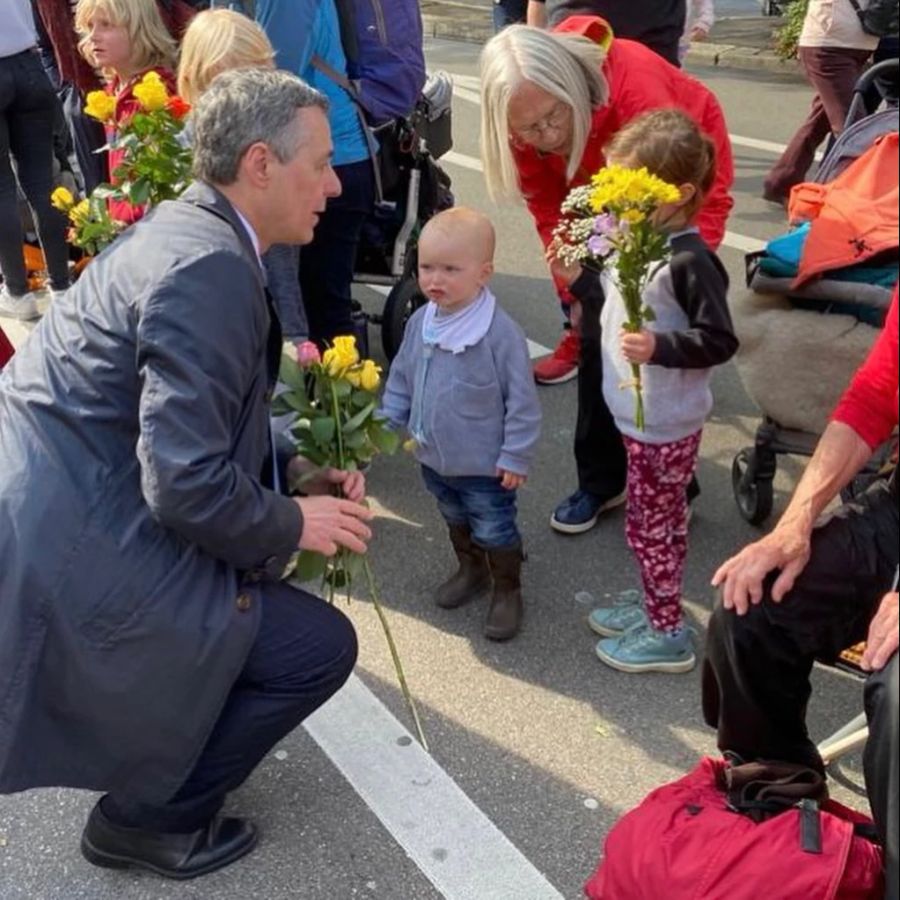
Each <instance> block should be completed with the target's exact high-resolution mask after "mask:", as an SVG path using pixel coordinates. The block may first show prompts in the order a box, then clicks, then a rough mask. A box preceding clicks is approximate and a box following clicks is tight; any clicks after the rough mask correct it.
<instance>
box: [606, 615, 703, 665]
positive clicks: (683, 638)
mask: <svg viewBox="0 0 900 900" xmlns="http://www.w3.org/2000/svg"><path fill="white" fill-rule="evenodd" d="M597 656H599V657H600V659H601V661H602V662H604V663H606V665H608V666H610V667H611V668H613V669H618V671H620V672H633V673H639V672H670V673H679V672H690V671H691V669H693V668H694V666H696V665H697V657H696V656H695V655H694V647H693V643H692V641H691V633H690V630H689V629H688V628H682V629H681V631H680V632H678V634H674V635H670V634H666V633H664V632H661V631H655V630H654V629H653V628H651V627H650V625H649V623H647V624H645V625H638V626H637V627H635V628H632V629H631V631H626V632H625V634H623V635H621V636H620V637H616V638H604V639H603V640H602V641H600V642H599V643H598V644H597Z"/></svg>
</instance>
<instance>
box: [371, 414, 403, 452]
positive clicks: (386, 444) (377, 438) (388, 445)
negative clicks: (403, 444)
mask: <svg viewBox="0 0 900 900" xmlns="http://www.w3.org/2000/svg"><path fill="white" fill-rule="evenodd" d="M372 424H373V425H375V426H376V427H375V428H372V427H371V426H370V427H369V439H370V440H371V441H372V443H373V444H374V445H375V446H376V447H377V448H378V450H379V452H381V453H384V454H386V455H387V456H393V455H394V454H395V453H396V452H397V451H398V450H399V449H400V435H399V434H397V432H396V431H392V430H391V429H390V428H386V427H385V426H384V425H382V424H381V423H380V422H374V423H372Z"/></svg>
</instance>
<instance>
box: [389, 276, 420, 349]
mask: <svg viewBox="0 0 900 900" xmlns="http://www.w3.org/2000/svg"><path fill="white" fill-rule="evenodd" d="M424 303H425V298H424V297H423V296H422V294H421V293H420V292H419V283H418V281H416V279H415V277H413V276H412V275H408V276H406V277H404V278H402V279H401V280H400V281H398V282H397V283H396V284H395V285H394V287H393V289H392V290H391V292H390V294H388V296H387V299H386V300H385V301H384V313H383V314H382V317H381V319H382V321H381V345H382V346H383V347H384V355H385V356H386V357H387V358H388V359H389V360H391V359H393V358H394V357H395V356H396V355H397V351H398V350H399V349H400V344H401V343H402V342H403V333H404V331H405V330H406V323H407V322H408V321H409V317H410V316H411V315H412V314H413V313H414V312H415V311H416V310H417V309H418V308H419V307H420V306H422V305H423V304H424Z"/></svg>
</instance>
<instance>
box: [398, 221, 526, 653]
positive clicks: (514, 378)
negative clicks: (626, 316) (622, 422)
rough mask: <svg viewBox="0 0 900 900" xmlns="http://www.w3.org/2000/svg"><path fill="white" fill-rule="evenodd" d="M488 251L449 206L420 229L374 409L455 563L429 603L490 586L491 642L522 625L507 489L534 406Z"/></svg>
mask: <svg viewBox="0 0 900 900" xmlns="http://www.w3.org/2000/svg"><path fill="white" fill-rule="evenodd" d="M494 243H495V235H494V228H493V226H492V225H491V223H490V221H489V220H488V219H487V217H486V216H484V215H482V214H481V213H478V212H475V211H474V210H471V209H465V208H461V207H458V208H455V209H449V210H446V211H445V212H442V213H439V214H438V215H436V216H435V217H434V218H432V219H430V220H429V221H428V223H427V224H426V226H425V228H424V229H423V230H422V234H421V237H420V239H419V248H418V252H419V285H420V287H421V289H422V292H423V293H424V294H425V296H426V297H427V298H428V300H429V302H428V304H427V305H426V306H424V307H423V308H422V309H420V310H419V311H418V312H416V313H415V314H414V315H413V317H412V318H411V319H410V321H409V324H408V325H407V328H406V335H405V337H404V339H403V343H402V345H401V347H400V352H399V353H398V354H397V357H396V359H395V360H394V362H393V365H392V366H391V374H390V377H389V378H388V382H387V385H386V387H385V394H384V400H383V404H384V405H383V410H382V412H383V414H384V415H385V416H386V418H388V419H389V420H390V421H391V422H392V423H393V424H394V425H395V426H397V427H400V428H407V429H408V431H409V433H410V434H411V435H412V437H413V439H414V440H415V441H416V444H417V449H416V457H417V459H418V461H419V462H420V463H421V465H422V475H423V477H424V480H425V486H426V487H427V488H428V490H429V491H430V492H431V493H432V494H433V495H434V497H435V498H436V500H437V504H438V508H439V509H440V511H441V514H442V515H443V517H444V519H445V521H446V523H447V527H448V529H449V532H450V543H451V544H452V546H453V550H454V552H455V554H456V557H457V560H458V562H459V567H458V570H457V571H456V573H455V574H454V575H453V576H452V577H451V578H450V579H448V580H447V581H446V582H445V583H444V584H442V585H441V586H440V587H439V588H438V589H437V593H436V597H435V601H436V603H437V605H438V606H440V607H442V608H444V609H454V608H456V607H459V606H462V605H463V604H464V603H467V602H468V601H470V600H473V599H475V598H476V597H477V596H479V595H481V594H483V593H486V592H487V591H489V590H491V589H493V593H492V597H491V603H490V607H489V609H488V614H487V620H486V623H485V628H484V633H485V635H486V636H487V637H488V638H490V639H492V640H498V641H502V640H508V639H509V638H511V637H513V636H514V635H515V634H516V633H517V632H518V631H519V628H520V626H521V623H522V615H523V608H522V592H521V568H522V560H523V554H522V537H521V535H520V533H519V530H518V527H517V526H516V491H517V490H518V488H520V487H521V486H522V485H523V484H524V483H525V479H526V477H527V475H528V467H529V464H530V462H531V458H532V456H533V454H534V449H535V446H536V444H537V441H538V437H539V435H540V422H541V408H540V404H539V402H538V398H537V391H536V389H535V385H534V377H533V375H532V373H531V362H530V359H529V355H528V347H527V344H526V341H525V335H524V334H523V332H522V330H521V329H520V328H519V326H518V325H516V324H515V322H513V320H512V319H511V318H510V317H509V316H508V315H507V314H506V313H505V312H504V311H503V310H502V309H500V307H499V306H497V303H496V300H495V299H494V295H493V294H492V293H491V291H490V289H489V287H488V282H489V281H490V278H491V275H492V274H493V271H494V264H493V256H494Z"/></svg>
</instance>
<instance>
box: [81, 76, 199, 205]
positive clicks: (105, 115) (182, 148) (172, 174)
mask: <svg viewBox="0 0 900 900" xmlns="http://www.w3.org/2000/svg"><path fill="white" fill-rule="evenodd" d="M133 93H134V96H135V98H136V99H137V101H138V103H139V104H140V109H139V110H138V111H137V112H136V113H135V114H134V115H133V116H131V117H130V118H128V119H126V120H125V121H123V122H118V123H117V122H116V121H115V112H116V100H115V97H112V96H110V95H109V94H107V93H106V92H105V91H91V93H89V94H88V95H87V100H86V102H85V107H84V112H85V114H86V115H88V116H91V117H92V118H94V119H96V120H97V121H98V122H101V123H102V124H104V125H109V126H115V129H116V133H115V136H114V137H113V139H112V140H111V141H110V143H109V145H108V146H107V148H106V149H108V150H122V151H124V156H123V158H122V162H121V164H120V165H118V166H117V167H116V169H115V171H114V172H113V173H112V176H113V180H114V181H115V182H116V184H115V186H111V185H101V187H99V188H98V189H97V191H98V192H99V194H100V195H101V196H105V197H107V198H109V197H112V198H114V199H116V200H127V201H128V202H129V203H131V204H132V205H134V206H145V205H147V204H150V205H155V204H157V203H161V202H162V201H163V200H174V199H175V198H176V197H178V196H179V194H181V192H182V191H183V190H184V189H185V188H186V187H187V186H188V184H189V182H190V178H191V157H192V154H191V150H190V148H189V147H188V146H186V143H185V142H184V141H183V140H182V139H181V132H182V130H183V129H184V120H185V118H186V116H187V114H188V113H189V112H190V110H191V108H190V105H189V104H188V103H187V102H185V101H184V100H183V99H182V98H181V97H179V96H178V95H177V94H170V93H169V91H168V89H167V88H166V86H165V84H164V83H163V80H162V78H161V77H160V76H159V74H158V73H157V72H153V71H151V72H148V73H147V74H146V75H144V77H143V78H142V79H141V80H140V81H139V82H138V84H136V85H135V87H134V90H133Z"/></svg>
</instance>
